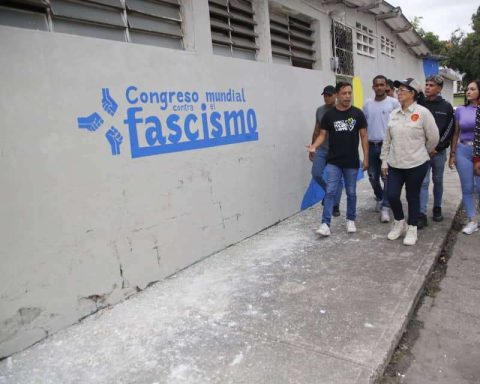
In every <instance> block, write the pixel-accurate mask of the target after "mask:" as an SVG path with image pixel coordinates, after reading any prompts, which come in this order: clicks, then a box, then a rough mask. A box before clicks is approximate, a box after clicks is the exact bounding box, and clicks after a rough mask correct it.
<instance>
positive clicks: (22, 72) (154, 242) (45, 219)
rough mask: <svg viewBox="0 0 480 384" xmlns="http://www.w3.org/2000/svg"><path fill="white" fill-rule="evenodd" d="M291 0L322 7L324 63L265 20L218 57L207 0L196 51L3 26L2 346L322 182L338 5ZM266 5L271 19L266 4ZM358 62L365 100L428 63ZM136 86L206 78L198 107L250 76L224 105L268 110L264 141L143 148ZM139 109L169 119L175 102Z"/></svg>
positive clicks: (254, 224)
mask: <svg viewBox="0 0 480 384" xmlns="http://www.w3.org/2000/svg"><path fill="white" fill-rule="evenodd" d="M278 3H279V4H281V3H285V4H286V3H288V4H289V6H290V7H292V8H294V9H295V8H296V7H297V9H298V10H300V11H304V12H308V14H309V15H310V16H311V17H313V18H314V19H316V20H317V22H316V24H315V25H316V27H315V31H316V32H315V33H316V36H317V45H318V46H317V48H318V51H317V54H318V55H319V61H318V63H317V65H316V67H317V68H316V69H315V70H306V69H300V68H293V67H289V66H286V65H280V64H272V63H271V55H270V54H269V39H270V36H269V30H268V28H267V27H265V25H263V26H262V23H259V27H258V29H259V34H260V36H259V41H260V45H261V50H260V52H259V55H258V57H259V61H256V62H255V61H248V60H240V59H233V58H226V57H220V56H216V55H212V54H211V44H210V32H209V20H208V6H207V1H206V0H202V1H185V2H184V7H183V12H184V29H185V35H186V36H185V45H186V50H185V51H176V50H170V49H163V48H158V47H152V46H144V45H134V44H128V43H121V42H113V41H108V40H101V39H94V38H86V37H80V36H73V35H65V34H59V33H51V32H39V31H32V30H24V29H18V28H13V27H0V41H1V42H2V43H1V44H2V55H1V56H0V77H1V78H2V87H0V127H1V129H0V158H1V168H0V185H2V188H1V189H0V199H1V201H2V202H3V204H2V205H1V206H0V241H1V243H2V245H3V246H2V249H1V251H0V259H1V260H2V269H1V272H0V356H7V355H9V354H11V353H13V352H15V351H18V350H21V349H23V348H25V347H27V346H29V345H31V344H33V343H34V342H36V341H38V340H40V339H42V338H44V337H45V336H47V335H48V334H51V333H53V332H55V331H57V330H58V329H60V328H62V327H65V326H67V325H70V324H72V323H74V322H76V321H78V320H79V319H81V318H82V317H84V316H87V315H89V314H91V313H93V312H95V311H96V310H97V309H98V308H101V307H104V306H106V305H109V304H115V303H117V302H119V301H120V300H122V299H124V298H125V297H128V296H129V295H131V294H133V293H135V292H137V291H138V290H141V289H144V288H145V287H146V286H148V284H149V283H151V282H154V281H158V280H160V279H162V278H164V277H166V276H168V275H171V274H173V273H175V272H176V271H178V270H180V269H182V268H184V267H186V266H188V265H190V264H192V263H194V262H196V261H198V260H200V259H202V258H204V257H206V256H208V255H210V254H212V253H214V252H216V251H218V250H221V249H223V248H225V247H226V246H228V245H229V244H232V243H235V242H238V241H240V240H242V239H244V238H245V237H247V236H250V235H252V234H254V233H256V232H258V231H260V230H262V229H263V228H265V227H267V226H269V225H272V224H273V223H275V222H277V221H278V220H282V219H284V218H286V217H288V216H289V215H292V214H294V213H295V212H297V211H298V210H299V206H300V202H301V199H302V197H303V193H304V191H305V189H306V186H307V184H308V182H309V180H310V175H309V171H310V163H309V161H308V160H307V155H306V151H305V147H304V145H305V144H307V143H308V142H309V140H310V137H311V132H312V128H313V125H314V113H315V109H316V107H317V106H318V105H320V104H322V99H321V96H320V92H321V89H322V88H323V86H324V85H325V84H327V83H334V79H335V75H334V73H333V72H332V71H331V70H330V68H329V58H330V56H331V46H330V37H329V28H330V27H329V18H328V16H327V14H326V8H325V9H324V8H322V7H320V6H315V7H312V6H311V3H313V2H300V1H289V2H285V1H283V2H278ZM256 10H257V14H258V15H259V18H260V19H262V17H263V20H268V6H267V3H266V2H265V1H259V2H257V3H256ZM346 12H347V14H346V22H347V24H348V23H353V24H354V21H355V18H356V17H360V16H361V17H362V18H365V20H364V22H369V23H371V24H372V25H375V26H376V29H378V30H382V28H385V27H384V25H383V24H381V23H378V25H377V24H376V22H375V21H374V19H373V16H372V17H369V16H368V15H364V14H357V13H355V12H353V11H350V10H349V9H346ZM382 32H384V33H388V31H386V30H385V31H383V30H382ZM393 37H394V36H392V38H393ZM355 70H356V74H357V75H359V76H360V77H361V78H362V79H363V82H364V87H365V90H366V95H365V97H368V96H369V93H368V92H369V84H370V79H371V78H372V77H373V76H374V75H376V74H377V73H384V74H386V75H387V76H389V77H392V78H394V77H396V78H403V77H406V76H407V75H414V76H417V77H422V78H423V75H422V63H421V60H420V59H417V58H415V57H413V56H411V55H410V54H409V53H408V52H406V48H404V47H403V46H402V45H401V43H400V42H399V54H398V55H397V58H396V59H395V60H392V59H387V58H383V57H382V56H379V57H377V59H367V58H363V57H359V56H356V57H355ZM131 85H133V86H136V87H137V88H138V90H139V91H140V90H143V91H146V92H150V91H158V92H160V91H190V92H193V91H196V92H198V94H199V97H200V100H199V102H198V103H190V105H191V106H192V107H193V109H194V113H196V114H197V116H198V118H199V119H201V112H202V111H201V109H200V105H201V102H202V101H204V100H205V92H207V91H225V90H228V89H234V90H236V91H241V90H242V89H243V93H244V96H245V102H243V101H242V102H233V103H217V104H216V106H215V108H216V111H219V112H222V113H223V111H226V110H244V111H245V113H246V111H247V110H248V109H252V110H254V113H255V116H256V122H257V132H258V141H249V142H243V143H238V144H231V145H224V146H214V147H210V148H203V149H197V150H190V151H181V152H173V153H167V154H160V155H156V156H147V157H139V158H132V157H131V150H130V139H129V132H128V127H127V125H126V124H125V123H124V119H125V118H126V114H127V110H128V108H130V107H132V106H138V105H132V104H129V103H128V101H127V100H126V97H125V90H126V89H127V88H128V87H129V86H131ZM105 87H107V88H109V91H110V94H111V96H112V97H113V98H114V99H115V100H116V101H117V103H118V110H117V111H116V113H115V115H114V116H110V115H108V114H107V113H105V112H104V111H103V109H102V108H101V98H102V88H105ZM172 104H175V105H183V104H185V103H180V102H177V103H172ZM141 106H142V108H143V111H142V112H141V113H140V114H141V115H142V116H143V117H144V118H145V117H147V116H152V115H153V116H158V117H159V119H160V120H161V122H162V125H163V126H164V127H165V124H166V123H165V121H166V119H167V116H168V115H170V114H171V113H174V112H173V110H172V109H171V108H172V107H171V106H170V107H168V108H167V110H165V111H162V110H161V109H160V108H159V105H156V104H145V105H141ZM208 108H209V106H208ZM93 112H98V113H99V114H100V115H101V116H102V118H103V119H104V123H103V125H102V126H101V127H100V128H98V130H96V131H94V132H90V131H89V130H87V129H79V128H78V126H77V118H78V117H85V116H87V115H89V114H91V113H93ZM188 113H190V112H178V115H179V118H180V120H181V121H183V120H184V119H185V118H186V116H187V114H188ZM207 113H210V114H211V113H212V110H210V109H208V110H207ZM199 121H200V120H199ZM111 126H115V127H116V128H117V129H118V131H119V132H120V134H121V135H122V136H123V142H122V144H121V145H120V154H119V155H116V156H112V153H111V147H110V144H109V142H108V141H107V139H106V138H105V133H106V132H107V130H108V129H109V128H110V127H111ZM198 127H199V126H198ZM145 128H146V127H144V126H139V132H140V137H141V141H142V143H143V145H146V144H145V138H144V133H145ZM164 129H165V128H164Z"/></svg>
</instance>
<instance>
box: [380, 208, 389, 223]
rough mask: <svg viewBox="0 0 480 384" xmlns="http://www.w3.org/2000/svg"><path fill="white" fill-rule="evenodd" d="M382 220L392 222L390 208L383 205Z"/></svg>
mask: <svg viewBox="0 0 480 384" xmlns="http://www.w3.org/2000/svg"><path fill="white" fill-rule="evenodd" d="M380 221H381V222H382V223H389V222H390V210H389V208H387V207H383V208H382V210H381V211H380Z"/></svg>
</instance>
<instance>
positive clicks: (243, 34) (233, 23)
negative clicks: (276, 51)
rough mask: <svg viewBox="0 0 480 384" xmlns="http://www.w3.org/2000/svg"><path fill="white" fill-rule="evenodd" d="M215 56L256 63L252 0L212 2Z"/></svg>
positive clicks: (212, 0)
mask: <svg viewBox="0 0 480 384" xmlns="http://www.w3.org/2000/svg"><path fill="white" fill-rule="evenodd" d="M208 4H209V10H210V28H211V31H212V44H213V52H214V53H216V54H219V55H224V56H231V57H239V58H244V59H250V60H255V58H256V54H257V51H258V46H257V36H258V35H257V33H255V26H256V22H255V12H254V10H253V6H252V1H251V0H209V1H208Z"/></svg>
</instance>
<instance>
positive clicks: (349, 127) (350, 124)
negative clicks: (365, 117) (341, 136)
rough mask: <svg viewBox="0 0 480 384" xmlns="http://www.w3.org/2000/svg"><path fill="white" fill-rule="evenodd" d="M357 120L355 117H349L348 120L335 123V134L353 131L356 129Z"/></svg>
mask: <svg viewBox="0 0 480 384" xmlns="http://www.w3.org/2000/svg"><path fill="white" fill-rule="evenodd" d="M356 123H357V120H356V119H354V118H353V117H349V118H348V119H347V120H338V121H334V122H333V126H334V128H335V132H342V131H350V132H351V131H353V128H355V124H356Z"/></svg>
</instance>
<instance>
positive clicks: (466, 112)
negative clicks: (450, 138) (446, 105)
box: [455, 105, 477, 141]
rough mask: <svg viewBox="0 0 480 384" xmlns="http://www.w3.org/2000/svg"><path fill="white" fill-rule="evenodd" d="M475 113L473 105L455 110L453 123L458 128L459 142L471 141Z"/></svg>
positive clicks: (475, 109)
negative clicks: (456, 123)
mask: <svg viewBox="0 0 480 384" xmlns="http://www.w3.org/2000/svg"><path fill="white" fill-rule="evenodd" d="M476 111H477V107H476V106H473V105H467V106H463V105H462V106H460V107H457V109H456V110H455V121H456V122H458V125H459V126H460V140H466V141H473V130H474V129H475V113H476Z"/></svg>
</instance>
